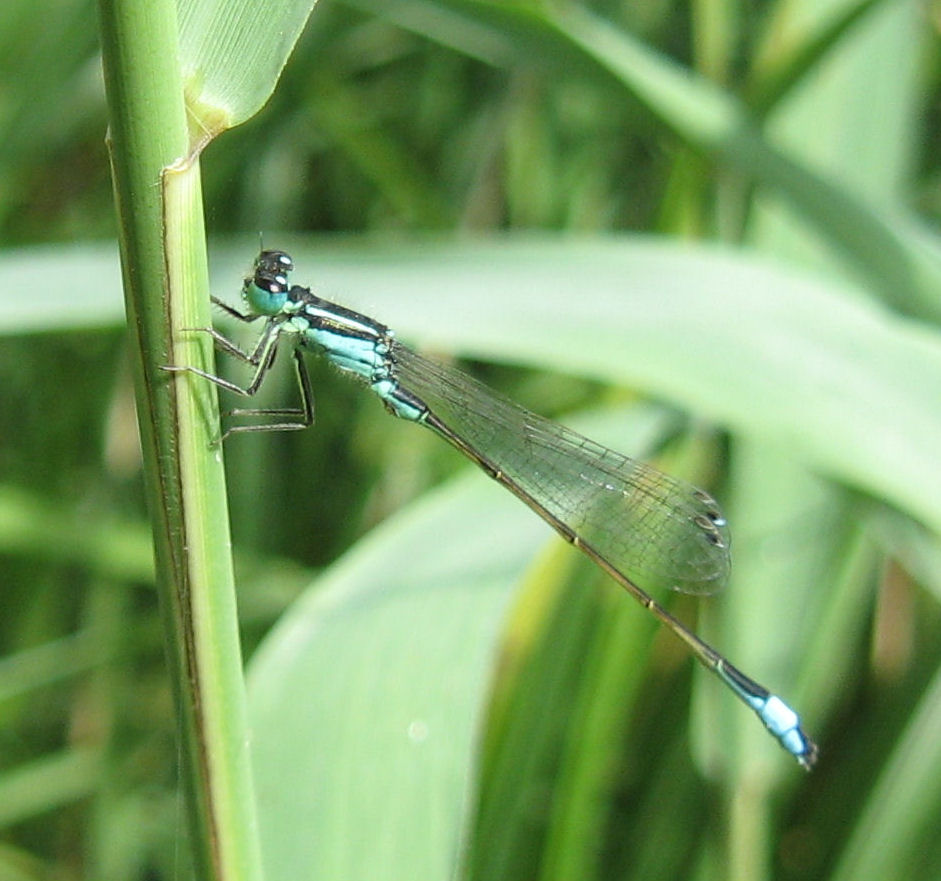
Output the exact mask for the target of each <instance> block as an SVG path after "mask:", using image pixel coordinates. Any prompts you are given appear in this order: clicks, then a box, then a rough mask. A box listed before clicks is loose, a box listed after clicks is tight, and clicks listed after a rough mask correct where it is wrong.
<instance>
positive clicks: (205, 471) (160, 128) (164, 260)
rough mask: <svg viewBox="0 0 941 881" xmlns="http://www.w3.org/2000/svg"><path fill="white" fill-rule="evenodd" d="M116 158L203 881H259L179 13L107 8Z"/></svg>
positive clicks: (149, 479)
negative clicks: (197, 373) (208, 371)
mask: <svg viewBox="0 0 941 881" xmlns="http://www.w3.org/2000/svg"><path fill="white" fill-rule="evenodd" d="M99 14H100V20H101V31H102V50H103V60H104V67H105V84H106V89H107V97H108V106H109V113H110V147H111V161H112V173H113V179H114V191H115V199H116V203H117V211H118V222H119V230H120V245H121V260H122V267H123V273H124V289H125V300H126V308H127V315H128V323H129V326H130V329H131V341H132V350H133V355H134V363H135V379H136V386H137V407H138V419H139V422H140V429H141V442H142V446H143V459H144V473H145V479H146V490H147V497H148V503H149V507H150V515H151V521H152V525H153V531H154V543H155V555H156V564H157V587H158V591H159V596H160V603H161V609H162V612H163V619H164V629H165V644H166V653H167V659H168V661H169V668H170V673H171V676H172V679H173V683H174V688H175V697H176V707H177V715H178V719H179V729H180V738H181V749H180V755H181V758H182V768H181V773H182V776H183V785H184V788H185V790H186V795H187V801H188V805H189V808H190V810H189V819H190V830H191V835H190V838H191V842H192V845H193V851H194V853H193V860H194V863H195V868H196V872H197V876H198V877H200V878H212V879H249V881H251V879H257V878H260V877H261V869H260V857H259V848H258V841H257V829H256V826H257V824H256V821H255V813H254V797H253V792H252V783H251V776H250V765H249V756H248V736H247V726H246V714H245V698H244V683H243V678H242V668H241V654H240V650H239V642H238V629H237V621H236V607H235V595H234V586H233V577H232V568H231V558H230V554H229V548H230V542H229V534H228V512H227V509H226V498H225V487H224V480H223V473H222V460H221V455H220V454H219V450H218V449H217V448H215V447H213V445H212V436H211V433H213V432H215V431H216V430H217V428H216V426H217V425H218V421H217V418H216V404H215V396H214V394H213V392H212V390H211V388H209V384H208V383H207V384H200V383H194V382H190V379H191V377H189V376H186V375H178V376H175V377H171V375H170V374H169V373H167V372H166V371H164V370H162V369H161V368H162V367H163V366H165V365H168V364H177V365H179V364H192V365H197V366H202V367H207V366H209V365H210V363H211V362H210V353H211V347H210V346H209V345H208V344H207V341H206V340H205V339H204V338H202V337H204V336H205V335H199V334H193V333H189V332H187V331H186V330H185V328H193V327H205V326H207V325H208V324H209V323H210V322H209V315H208V276H207V270H206V258H205V234H204V229H203V222H202V201H201V192H200V187H199V164H198V162H197V161H196V158H195V157H194V156H193V155H191V139H190V134H189V132H188V131H187V116H186V108H185V105H184V97H183V95H184V90H183V81H182V77H181V73H180V67H179V61H178V58H179V53H178V46H177V41H178V32H177V21H176V3H175V2H174V0H148V2H146V3H141V2H137V0H99Z"/></svg>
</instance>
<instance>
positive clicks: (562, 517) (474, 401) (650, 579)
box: [391, 341, 730, 593]
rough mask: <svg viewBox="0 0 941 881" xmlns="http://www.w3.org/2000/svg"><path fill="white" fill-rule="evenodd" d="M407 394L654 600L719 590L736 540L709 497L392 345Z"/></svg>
mask: <svg viewBox="0 0 941 881" xmlns="http://www.w3.org/2000/svg"><path fill="white" fill-rule="evenodd" d="M391 354H392V360H393V363H394V368H393V369H394V372H395V375H396V378H397V379H398V381H399V383H400V385H401V387H402V388H403V389H406V390H407V391H409V392H411V393H412V394H414V395H416V396H417V397H418V398H420V399H421V400H422V401H423V402H424V403H425V405H426V406H427V407H428V408H429V409H430V410H431V412H432V413H434V414H435V415H436V416H437V417H438V418H439V419H440V420H441V421H442V422H443V423H444V424H445V425H446V426H447V427H448V428H450V429H451V430H452V431H453V432H454V433H455V434H457V435H458V436H460V437H461V438H463V439H464V440H465V441H466V442H467V443H468V444H469V445H470V446H471V447H473V448H474V449H475V450H477V451H478V453H479V454H480V455H481V456H483V457H484V458H486V459H487V460H489V461H490V462H491V463H492V464H493V465H495V466H496V467H497V468H499V469H500V470H501V471H502V472H503V474H504V475H505V477H506V478H507V479H508V480H509V481H511V482H512V483H514V484H516V485H517V486H518V487H519V488H520V489H521V490H522V491H523V492H524V493H525V494H527V495H529V496H531V497H532V498H533V499H534V500H535V501H537V502H538V503H539V504H540V505H541V506H542V507H544V508H545V509H546V510H547V511H548V512H549V513H550V515H551V516H552V517H554V518H556V519H557V520H559V521H560V522H561V523H563V524H565V525H566V526H567V527H569V528H570V529H571V530H573V531H574V532H575V533H576V534H577V535H578V536H579V538H580V539H581V540H582V541H584V542H587V543H588V544H591V545H592V546H593V547H594V548H595V550H596V551H597V552H598V553H600V554H601V555H602V556H603V557H605V558H606V559H607V560H608V562H609V563H611V564H612V565H613V566H614V568H616V569H617V570H618V571H620V572H621V573H622V574H623V575H624V576H625V577H626V578H628V579H629V580H631V581H633V582H635V583H636V584H638V585H639V586H641V587H645V588H646V589H648V590H658V589H662V588H664V587H671V588H673V589H675V590H680V591H683V592H685V593H712V592H714V591H716V590H719V589H720V588H721V587H722V586H723V585H724V584H725V582H726V580H727V578H728V574H729V566H730V559H729V532H728V526H727V524H726V521H725V518H724V517H723V515H722V512H721V511H720V509H719V506H718V505H717V504H716V502H715V501H714V500H713V499H712V497H711V496H710V495H708V493H705V492H703V490H701V489H697V488H696V487H694V486H692V485H690V484H688V483H684V482H683V481H680V480H676V479H675V478H672V477H670V476H668V475H666V474H664V473H662V472H661V471H658V470H657V469H655V468H652V467H650V466H649V465H645V464H643V463H642V462H637V461H635V460H634V459H631V458H629V457H627V456H624V455H621V454H620V453H616V452H614V451H613V450H609V449H607V448H606V447H603V446H601V445H600V444H597V443H595V442H594V441H592V440H589V439H588V438H586V437H583V436H582V435H580V434H578V433H577V432H574V431H571V430H570V429H568V428H565V427H564V426H562V425H558V424H557V423H555V422H550V421H549V420H547V419H543V418H542V417H541V416H537V415H536V414H535V413H532V412H530V411H529V410H526V409H525V408H524V407H520V406H519V405H518V404H514V403H513V402H512V401H509V400H507V399H506V398H503V397H501V396H499V395H497V394H496V393H495V392H493V391H491V390H490V389H489V388H487V387H486V386H485V385H483V384H481V383H479V382H477V381H476V380H474V379H473V378H471V377H470V376H468V375H467V374H465V373H462V372H461V371H459V370H456V369H453V368H450V367H447V366H445V365H443V364H439V363H435V362H433V361H429V360H428V359H426V358H423V357H422V356H421V355H419V354H417V353H416V352H413V351H411V350H410V349H408V348H407V347H405V346H403V345H401V344H399V343H397V342H394V341H393V344H392V352H391Z"/></svg>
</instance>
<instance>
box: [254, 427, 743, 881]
mask: <svg viewBox="0 0 941 881" xmlns="http://www.w3.org/2000/svg"><path fill="white" fill-rule="evenodd" d="M617 425H618V426H619V427H620V430H619V431H618V432H617V433H618V435H619V436H620V437H621V438H622V440H623V442H624V443H625V444H627V445H629V446H632V447H636V446H644V445H646V444H648V443H649V442H650V440H651V439H652V438H653V437H655V436H656V435H657V434H658V433H659V432H660V431H661V430H662V420H661V419H660V418H659V416H658V415H657V414H656V413H655V412H651V411H648V412H644V411H639V413H637V414H633V415H632V418H631V419H630V420H628V421H625V420H618V421H617ZM614 426H615V422H613V421H609V420H606V421H605V424H604V429H605V430H604V431H603V432H602V434H601V436H602V438H607V439H608V440H610V439H611V436H612V435H613V433H614V431H613V429H614ZM416 430H418V429H417V428H416ZM550 535H551V532H550V531H549V529H548V527H547V526H546V525H545V524H544V523H543V522H542V521H541V520H540V519H539V518H538V517H536V516H535V515H534V514H533V513H532V512H531V511H530V510H529V509H528V508H526V507H525V506H524V505H522V504H521V503H520V502H519V501H518V500H517V499H515V498H514V497H513V496H512V495H510V494H509V493H507V492H505V491H503V490H502V489H501V488H500V487H499V486H497V485H496V484H494V483H491V482H490V481H488V480H486V479H485V478H484V476H483V475H482V474H480V473H478V472H476V471H475V472H474V473H473V474H469V475H467V477H466V478H462V479H461V480H459V481H456V482H455V483H454V484H452V485H448V486H445V487H443V488H442V489H441V490H439V491H437V492H434V493H432V494H430V495H428V496H427V497H425V498H424V499H423V500H422V501H420V502H419V503H417V504H415V505H413V506H411V507H410V508H408V509H407V510H405V511H403V512H401V513H400V514H399V515H397V516H395V517H393V518H391V519H390V520H389V521H387V522H386V523H384V524H383V525H382V526H380V527H379V528H377V529H376V530H374V531H373V532H372V533H371V534H370V535H369V536H368V538H366V539H365V540H364V541H362V542H360V543H359V544H358V545H357V546H356V547H355V548H354V549H353V550H352V551H351V552H350V553H349V554H347V555H346V556H345V557H344V558H343V559H342V560H341V561H340V562H339V563H338V564H337V565H335V566H334V567H332V569H331V570H330V571H329V572H327V573H326V574H325V575H324V577H323V578H321V579H320V580H319V581H318V582H317V583H316V584H315V585H313V586H312V588H311V590H310V591H309V592H308V594H307V595H306V596H305V597H304V598H302V600H301V601H300V602H299V603H298V604H297V605H296V606H295V608H294V609H293V610H292V611H291V612H290V613H289V614H288V615H286V616H285V618H284V619H283V620H282V621H281V622H280V623H279V624H278V625H277V626H276V627H275V629H274V630H273V631H272V632H271V633H270V634H269V636H268V637H267V638H266V640H265V643H264V645H263V647H262V648H261V649H260V650H259V652H258V653H257V654H256V656H255V657H254V658H253V661H252V665H251V671H250V697H251V705H252V729H253V732H254V738H255V739H254V756H255V773H256V782H257V788H258V798H259V809H260V815H261V825H262V836H263V851H264V861H265V869H266V872H267V873H268V875H269V876H270V877H278V878H280V877H313V878H318V879H322V881H331V879H337V881H341V879H342V881H357V879H362V881H367V879H368V881H379V879H399V878H401V879H403V881H404V879H413V878H423V879H428V881H432V879H447V878H450V877H452V876H453V873H454V870H455V867H456V865H457V862H458V859H459V857H460V853H461V846H462V830H465V828H466V825H467V822H468V820H469V814H468V812H469V811H471V810H472V809H473V807H474V795H475V792H474V788H473V787H474V768H475V764H476V761H475V755H476V738H477V735H478V732H479V730H480V727H481V724H482V718H481V713H482V711H483V709H484V706H485V699H486V696H487V692H488V689H489V687H490V681H491V677H492V675H493V665H494V662H495V651H496V646H497V640H498V637H499V635H500V629H501V625H502V623H503V618H504V615H505V613H506V609H507V603H508V600H509V597H510V590H511V588H512V587H513V586H514V584H515V583H516V582H517V581H518V579H519V577H520V576H521V574H522V572H523V570H524V568H525V567H526V565H527V563H528V562H529V560H531V558H532V555H533V554H534V552H535V551H536V549H537V548H538V547H539V546H540V545H541V544H542V543H544V542H545V541H546V540H547V539H548V537H549V536H550ZM563 547H564V546H563ZM567 552H568V553H574V552H571V551H567ZM611 589H612V590H614V586H613V585H612V586H611ZM617 599H618V600H620V601H622V602H624V603H626V604H628V605H631V603H630V600H629V599H628V598H627V597H625V596H623V595H620V594H619V595H618V596H617ZM630 612H633V613H634V614H635V615H636V616H638V617H640V618H642V617H643V615H644V613H643V611H642V610H641V609H640V608H639V607H638V608H636V609H631V610H630ZM635 620H636V619H635ZM536 697H537V701H538V696H536ZM732 703H734V702H732V701H731V700H730V704H732ZM544 712H546V713H549V714H550V715H551V714H553V713H554V712H556V710H555V709H554V708H553V707H551V705H550V706H546V707H544ZM756 724H757V723H756Z"/></svg>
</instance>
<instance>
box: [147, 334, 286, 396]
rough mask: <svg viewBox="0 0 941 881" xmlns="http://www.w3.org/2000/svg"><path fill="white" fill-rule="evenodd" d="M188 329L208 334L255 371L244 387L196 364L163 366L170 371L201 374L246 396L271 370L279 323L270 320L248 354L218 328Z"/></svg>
mask: <svg viewBox="0 0 941 881" xmlns="http://www.w3.org/2000/svg"><path fill="white" fill-rule="evenodd" d="M190 330H192V331H194V332H198V333H208V334H209V335H210V336H211V337H212V340H213V342H214V343H215V344H216V345H217V346H218V347H219V349H220V350H221V351H223V352H225V353H226V354H228V355H232V356H233V357H235V358H238V359H239V360H241V361H244V362H245V363H247V364H251V365H252V366H253V367H254V368H255V373H254V374H253V376H252V381H251V382H250V383H249V384H248V385H247V386H246V387H245V388H242V386H240V385H237V384H236V383H234V382H229V380H227V379H223V378H222V377H221V376H216V375H215V374H212V373H208V372H207V371H205V370H200V368H198V367H189V366H183V367H177V366H175V365H169V364H168V365H165V366H164V367H163V368H162V369H163V370H167V371H169V372H170V373H192V374H194V375H195V376H201V377H202V378H203V379H208V380H209V381H210V382H212V383H214V384H215V385H217V386H219V387H220V388H224V389H226V390H227V391H230V392H235V393H236V394H239V395H245V396H246V397H251V396H253V395H254V394H255V393H256V392H257V391H258V389H260V388H261V384H262V383H263V382H264V379H265V376H266V375H267V373H268V371H269V370H270V369H271V365H272V364H273V363H274V357H275V354H276V353H277V349H278V340H279V338H280V330H281V328H280V326H279V325H277V324H275V323H273V322H269V323H268V324H267V325H266V327H265V329H264V331H263V332H262V335H261V337H259V339H258V343H257V345H256V346H255V348H254V350H253V351H252V352H251V353H247V352H243V351H242V350H241V349H240V348H239V347H238V346H237V345H236V344H235V343H233V342H232V341H231V340H230V339H228V337H225V336H223V335H222V334H221V333H219V331H217V330H216V329H215V328H213V327H194V328H190Z"/></svg>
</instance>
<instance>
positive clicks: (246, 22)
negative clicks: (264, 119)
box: [179, 0, 316, 139]
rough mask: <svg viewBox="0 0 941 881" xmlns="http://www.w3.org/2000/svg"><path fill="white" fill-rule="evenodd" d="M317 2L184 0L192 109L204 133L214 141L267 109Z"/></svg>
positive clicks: (184, 53)
mask: <svg viewBox="0 0 941 881" xmlns="http://www.w3.org/2000/svg"><path fill="white" fill-rule="evenodd" d="M315 2H316V0H180V2H179V20H180V56H181V57H180V62H181V64H182V65H183V76H184V82H185V88H186V95H187V105H188V107H189V109H190V112H191V113H192V114H193V117H194V119H195V122H196V124H197V126H198V128H199V129H201V130H202V132H203V134H205V135H206V136H208V137H212V136H213V135H215V134H218V133H219V132H220V131H224V130H225V129H227V128H232V127H233V126H235V125H238V124H239V123H240V122H244V121H245V120H246V119H248V118H249V117H251V116H253V115H254V114H255V113H257V112H258V111H259V110H260V109H261V108H262V106H263V105H264V104H265V102H266V101H267V100H268V98H270V97H271V93H272V92H273V91H274V87H275V85H277V82H278V77H280V76H281V71H282V70H283V69H284V65H285V64H287V61H288V58H289V57H290V55H291V51H292V50H293V49H294V44H295V43H296V42H297V39H298V37H300V35H301V31H302V30H303V29H304V25H305V23H306V22H307V18H308V16H309V15H310V12H311V10H312V9H313V8H314V3H315ZM194 134H195V136H196V138H197V139H199V133H198V132H196V133H194Z"/></svg>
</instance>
